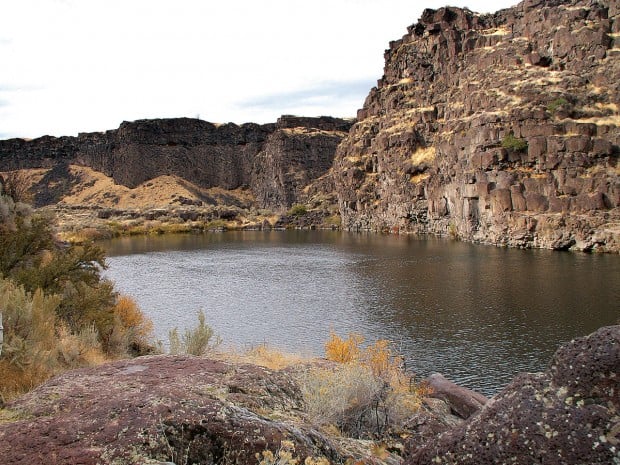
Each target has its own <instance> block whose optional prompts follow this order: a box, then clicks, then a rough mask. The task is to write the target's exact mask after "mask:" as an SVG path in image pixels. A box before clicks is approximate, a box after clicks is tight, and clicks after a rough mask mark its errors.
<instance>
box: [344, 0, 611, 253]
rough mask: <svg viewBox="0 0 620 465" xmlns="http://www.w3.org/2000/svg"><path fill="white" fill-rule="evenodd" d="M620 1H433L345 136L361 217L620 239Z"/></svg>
mask: <svg viewBox="0 0 620 465" xmlns="http://www.w3.org/2000/svg"><path fill="white" fill-rule="evenodd" d="M619 14H620V9H619V7H618V4H617V3H616V2H613V1H607V0H600V1H589V0H527V1H524V2H522V3H520V4H519V5H517V6H516V7H514V8H511V9H507V10H502V11H499V12H497V13H495V14H493V15H479V14H475V13H473V12H471V11H469V10H467V9H458V8H442V9H440V10H437V11H434V10H426V11H425V12H424V14H423V15H422V18H421V19H420V21H419V22H418V23H416V24H414V25H412V26H411V27H409V28H408V33H407V34H406V35H405V36H404V37H403V38H402V39H400V40H397V41H394V42H391V43H390V48H389V50H387V51H386V53H385V61H386V64H385V71H384V76H383V77H382V79H381V80H379V82H378V85H377V87H375V88H373V89H372V90H371V91H370V94H369V95H368V97H367V99H366V102H365V104H364V107H363V109H362V110H360V111H359V113H358V122H357V124H355V125H354V126H353V128H352V130H351V131H350V134H349V137H348V138H347V139H345V141H344V142H343V143H342V144H341V146H340V148H339V150H338V153H337V156H336V160H335V164H334V166H335V168H334V175H335V177H336V180H337V182H336V185H337V186H338V195H339V203H340V209H341V213H342V216H343V224H344V225H345V227H347V228H348V229H353V230H356V229H374V230H381V229H400V230H406V231H414V232H430V233H439V234H451V235H454V236H458V237H460V238H462V239H465V240H471V241H477V242H484V243H494V244H499V245H510V246H518V247H545V248H553V249H567V248H576V249H581V250H591V249H598V250H607V251H618V250H620V211H619V205H620V177H619V171H618V156H619V153H620V148H619V144H620V109H619V105H620V92H618V91H619V86H620V84H619V83H620V79H618V77H619V76H620V61H619V60H618V57H619V56H620V50H619V48H618V47H619V45H620V33H619V31H620V16H619Z"/></svg>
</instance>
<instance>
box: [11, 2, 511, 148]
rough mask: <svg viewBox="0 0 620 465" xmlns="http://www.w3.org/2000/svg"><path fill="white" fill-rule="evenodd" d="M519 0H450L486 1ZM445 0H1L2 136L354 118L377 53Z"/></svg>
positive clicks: (488, 8)
mask: <svg viewBox="0 0 620 465" xmlns="http://www.w3.org/2000/svg"><path fill="white" fill-rule="evenodd" d="M514 3H516V0H495V1H490V0H453V1H452V2H451V3H450V4H453V5H457V6H467V7H469V8H470V9H472V10H474V11H479V12H492V11H496V10H497V9H501V8H506V7H508V6H511V5H513V4H514ZM445 4H446V0H425V1H418V0H311V1H310V0H304V1H297V0H226V1H224V0H221V1H207V0H204V1H200V0H176V1H175V0H1V1H0V66H1V71H0V139H6V138H10V137H38V136H41V135H44V134H50V135H55V136H60V135H75V134H77V133H78V132H86V131H103V130H106V129H113V128H116V127H118V125H119V124H120V123H121V122H122V121H124V120H129V121H131V120H136V119H141V118H164V117H166V118H167V117H182V116H186V117H192V118H194V117H199V118H201V119H204V120H207V121H211V122H220V123H225V122H229V121H232V122H235V123H238V124H240V123H244V122H249V121H252V122H257V123H266V122H274V121H275V120H276V119H277V118H278V116H280V115H282V114H297V115H306V116H318V115H331V116H341V117H351V116H355V114H356V110H357V109H358V108H360V107H361V106H362V105H363V102H364V99H365V97H366V95H367V94H368V91H369V90H370V88H371V87H372V86H374V85H375V84H376V81H377V79H379V78H380V77H381V75H382V72H383V52H384V50H385V49H386V48H387V47H388V43H389V41H390V40H395V39H398V38H400V37H402V35H403V34H405V33H406V28H407V26H409V25H411V24H413V23H414V22H416V21H417V20H418V19H419V17H420V14H421V13H422V11H423V9H424V8H439V7H441V6H444V5H445Z"/></svg>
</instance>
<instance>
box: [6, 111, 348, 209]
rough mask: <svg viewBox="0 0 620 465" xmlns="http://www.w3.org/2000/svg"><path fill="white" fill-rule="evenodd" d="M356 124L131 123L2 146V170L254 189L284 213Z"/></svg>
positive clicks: (303, 120) (302, 120)
mask: <svg viewBox="0 0 620 465" xmlns="http://www.w3.org/2000/svg"><path fill="white" fill-rule="evenodd" d="M351 124H352V122H349V121H346V120H341V119H337V118H330V117H318V118H307V117H295V116H283V117H281V118H280V119H279V120H278V122H277V123H275V124H264V125H258V124H252V123H248V124H243V125H240V126H238V125H236V124H232V123H229V124H223V125H215V124H212V123H209V122H206V121H202V120H198V119H190V118H175V119H155V120H139V121H134V122H123V123H122V124H121V125H120V127H119V128H118V129H116V130H110V131H106V132H103V133H84V134H79V135H78V136H77V137H58V138H56V137H50V136H45V137H41V138H38V139H34V140H23V139H10V140H5V141H0V171H8V170H16V169H24V168H52V167H57V166H58V165H63V164H64V165H67V164H77V165H82V166H88V167H90V168H93V169H95V170H97V171H100V172H102V173H104V174H105V175H107V176H110V177H111V178H113V179H114V181H115V182H117V183H118V184H122V185H124V186H127V187H132V188H133V187H136V186H138V185H140V184H141V183H143V182H145V181H148V180H150V179H153V178H156V177H158V176H161V175H174V176H178V177H180V178H183V179H185V180H187V181H190V182H191V183H194V184H195V185H197V186H200V187H204V188H211V187H220V188H223V189H237V188H246V189H251V190H252V191H253V192H254V194H255V196H256V198H257V200H258V205H259V206H261V207H265V208H272V209H283V208H288V207H290V206H291V205H292V204H293V203H295V202H297V200H298V195H299V194H300V192H301V191H302V189H303V188H304V187H305V185H306V184H308V183H310V182H311V181H312V180H314V179H315V178H318V177H320V176H321V175H323V174H324V173H325V172H326V171H328V170H329V168H330V167H331V166H332V162H333V158H334V154H335V151H336V146H337V145H338V143H339V142H340V141H341V140H342V138H343V137H344V136H345V135H346V132H347V131H348V129H349V128H350V126H351Z"/></svg>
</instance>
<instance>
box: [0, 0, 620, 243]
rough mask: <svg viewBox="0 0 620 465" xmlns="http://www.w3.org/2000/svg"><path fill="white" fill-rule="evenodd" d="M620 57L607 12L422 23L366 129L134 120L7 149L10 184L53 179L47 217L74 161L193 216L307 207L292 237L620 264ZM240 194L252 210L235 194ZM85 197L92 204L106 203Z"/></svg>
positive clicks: (438, 16) (440, 16) (577, 6)
mask: <svg viewBox="0 0 620 465" xmlns="http://www.w3.org/2000/svg"><path fill="white" fill-rule="evenodd" d="M619 57H620V7H619V6H618V3H617V2H616V1H613V0H525V1H524V2H521V3H519V4H518V5H516V6H515V7H513V8H510V9H506V10H502V11H499V12H497V13H495V14H488V15H480V14H477V13H474V12H472V11H470V10H468V9H460V8H452V7H446V8H442V9H439V10H426V11H425V12H424V13H423V15H422V17H421V19H420V20H419V21H418V22H417V23H415V24H413V25H411V26H410V27H409V28H408V29H407V34H406V35H404V36H403V37H402V38H401V39H400V40H396V41H394V42H391V43H390V44H389V49H388V50H387V51H386V52H385V70H384V75H383V77H382V78H381V79H380V80H379V81H378V84H377V86H376V87H374V88H373V89H371V90H370V93H369V95H368V97H367V98H366V101H365V103H364V105H363V108H362V109H361V110H359V111H358V115H357V120H356V121H353V120H351V121H349V120H341V119H336V118H329V117H320V118H303V117H292V116H284V117H282V118H280V119H279V120H278V122H277V123H275V124H267V125H257V124H244V125H241V126H237V125H235V124H225V125H214V124H211V123H208V122H205V121H200V120H192V119H172V120H149V121H147V120H142V121H135V122H126V123H123V124H122V125H121V126H120V128H118V129H117V130H112V131H107V132H105V133H92V134H80V135H79V136H78V137H61V138H53V137H43V138H39V139H35V140H32V141H25V140H21V139H12V140H8V141H0V171H7V170H14V169H24V168H48V169H49V168H52V167H54V168H55V169H56V171H53V172H52V173H51V174H50V175H49V176H47V177H46V176H44V175H40V177H39V178H38V181H37V185H36V186H35V191H37V194H36V195H35V199H36V200H37V203H38V204H39V205H46V204H54V203H57V202H58V201H59V199H61V198H63V195H64V194H67V193H69V192H72V189H73V191H75V190H76V189H78V190H79V189H84V188H85V187H88V186H84V184H85V183H82V184H80V183H78V182H69V183H67V182H65V181H66V178H67V177H71V176H73V178H72V179H76V178H78V177H79V173H78V174H76V172H75V169H74V168H72V169H74V171H71V170H69V169H68V168H67V167H68V166H70V165H71V166H76V165H78V166H82V167H90V168H93V169H94V170H97V171H99V172H101V173H104V174H105V175H107V176H110V177H111V178H112V179H113V180H114V181H115V182H116V183H118V184H120V185H123V186H125V187H127V188H132V189H133V188H136V187H138V186H146V187H145V189H143V190H144V191H145V192H147V193H146V194H145V193H144V192H143V193H142V194H139V195H138V194H136V193H129V195H130V197H131V198H135V197H136V196H137V195H138V197H139V196H140V195H142V196H144V197H145V198H153V197H152V194H154V193H155V191H157V190H160V189H159V187H158V186H160V185H161V183H159V184H158V182H159V181H158V182H152V180H153V179H155V178H156V177H158V176H162V175H164V176H176V177H177V178H178V179H180V180H183V181H184V182H185V181H186V182H187V183H189V184H188V185H187V186H182V187H183V189H182V190H183V192H182V194H179V193H177V194H176V195H174V196H170V199H168V200H169V201H170V202H172V203H174V202H176V203H177V204H179V203H180V204H181V205H188V204H189V205H190V206H192V205H202V204H211V203H213V204H226V203H229V204H230V203H232V204H235V205H241V206H242V207H243V208H250V209H251V208H254V209H257V208H258V209H268V210H270V211H272V212H276V213H277V212H279V213H280V214H282V213H283V212H284V211H285V210H286V209H288V208H290V207H291V206H292V205H293V204H296V203H303V204H306V210H305V211H304V215H298V216H297V217H296V220H295V221H296V223H294V225H295V226H302V227H303V226H305V225H308V224H312V223H313V221H314V220H315V219H316V218H317V217H322V218H327V217H328V216H330V217H331V218H332V221H331V224H332V225H334V224H336V221H335V218H336V216H335V215H334V213H335V212H337V211H338V212H339V214H340V217H341V219H342V227H343V228H344V229H348V230H374V231H391V232H412V233H423V234H426V233H429V234H439V235H446V236H452V237H455V238H460V239H462V240H467V241H473V242H480V243H489V244H496V245H505V246H513V247H523V248H530V247H541V248H550V249H558V250H565V249H571V250H586V251H603V252H618V251H620V168H619V167H618V158H619V155H620V107H619V105H620V92H619V90H620V60H619ZM58 166H60V168H57V167H58ZM145 183H146V185H145ZM149 183H151V184H149ZM86 184H88V183H86ZM63 189H64V191H63ZM149 189H150V190H149ZM200 189H219V191H217V192H215V193H214V192H212V191H209V192H205V191H200ZM239 189H240V190H242V191H243V192H244V193H245V194H244V195H245V197H244V198H243V199H242V200H239V197H238V196H236V197H235V196H229V195H228V194H226V192H232V191H233V190H239ZM222 190H223V191H224V192H222ZM199 191H200V192H199ZM73 193H74V194H75V192H73ZM110 196H112V194H110V195H109V196H108V197H110ZM149 196H150V197H149ZM83 197H84V199H83V200H84V202H85V203H88V202H90V204H95V206H97V207H99V206H101V205H103V203H105V202H108V203H109V200H110V199H109V198H108V199H105V198H103V196H102V195H98V196H96V195H90V196H83ZM172 197H174V198H172ZM89 199H90V200H89ZM102 202H103V203H102ZM108 206H109V205H108ZM306 211H307V212H306ZM132 214H133V213H132ZM155 214H157V215H158V214H159V213H153V215H155ZM176 214H178V215H180V218H182V220H183V221H186V220H187V219H188V218H190V219H192V218H193V219H196V218H198V219H200V218H203V217H204V218H203V219H205V220H206V219H208V218H210V216H209V215H212V213H204V212H201V211H199V212H196V211H193V212H189V213H188V212H187V211H180V212H177V213H175V215H176ZM222 214H223V215H224V216H226V215H230V213H229V212H228V213H227V212H224V213H217V215H219V216H217V215H216V216H217V217H218V218H219V217H220V216H221V215H222ZM313 214H315V215H318V216H312V215H313ZM105 215H108V213H106V214H105ZM105 215H104V216H105ZM149 215H151V216H152V214H151V213H149ZM302 216H308V218H307V219H306V220H303V218H301V217H302ZM149 217H150V216H149ZM270 218H272V219H271V220H270V222H271V225H272V226H273V225H276V226H277V225H278V224H280V225H282V224H283V223H282V222H278V221H277V220H273V217H270ZM300 218H301V219H300ZM289 220H290V218H289ZM258 221H263V223H262V224H266V223H264V221H266V220H260V219H259V220H258ZM257 224H261V223H257ZM288 224H289V225H290V224H291V223H290V222H289V223H288ZM251 226H254V224H251Z"/></svg>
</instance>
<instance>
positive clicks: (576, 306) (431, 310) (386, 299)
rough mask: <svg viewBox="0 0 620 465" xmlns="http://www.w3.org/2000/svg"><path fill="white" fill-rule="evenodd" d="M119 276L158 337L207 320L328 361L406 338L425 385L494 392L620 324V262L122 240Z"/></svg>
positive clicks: (350, 241)
mask: <svg viewBox="0 0 620 465" xmlns="http://www.w3.org/2000/svg"><path fill="white" fill-rule="evenodd" d="M104 246H105V247H106V249H107V250H108V253H109V256H110V257H109V259H108V264H109V270H108V271H107V276H108V277H110V278H111V279H112V280H114V281H115V282H116V285H117V287H118V288H119V289H120V290H121V291H122V292H124V293H127V294H129V295H132V296H133V297H135V298H136V300H137V301H138V303H139V304H140V306H141V307H142V309H143V310H144V311H145V312H146V313H147V314H148V315H149V316H150V317H151V318H152V319H153V322H154V324H155V327H156V333H157V337H158V338H160V339H161V340H163V341H166V340H167V334H168V330H169V329H171V328H173V327H175V326H177V327H179V329H183V328H186V327H191V326H194V325H195V323H196V321H197V320H196V314H197V312H198V310H199V309H203V310H204V311H205V313H206V315H207V320H208V322H209V324H210V325H211V326H213V327H214V328H215V329H216V332H217V333H218V334H219V335H220V336H221V337H222V338H223V339H224V342H225V343H229V344H234V345H235V346H236V347H241V348H243V347H245V346H252V345H258V344H262V343H268V344H269V345H272V346H276V347H278V348H281V349H284V350H287V351H293V352H298V353H305V354H314V355H321V354H322V353H323V343H324V342H325V340H326V339H327V338H328V336H329V332H330V329H333V330H335V331H336V332H337V333H339V334H341V335H343V336H344V335H346V334H347V333H349V332H351V331H355V332H358V333H361V334H363V335H364V336H365V337H366V338H367V340H375V339H378V338H387V339H390V340H392V341H394V342H395V343H396V344H397V346H398V347H399V349H400V351H401V352H402V353H403V354H404V355H405V356H406V358H407V367H408V368H411V369H412V370H414V371H415V372H416V373H418V374H419V375H420V376H424V375H427V374H429V373H431V372H435V371H438V372H441V373H443V374H444V375H446V376H447V377H449V378H451V379H453V380H455V381H457V382H459V383H461V384H463V385H465V386H468V387H470V388H473V389H477V390H479V391H482V392H483V393H485V394H493V393H495V392H497V391H498V390H499V389H500V388H501V387H502V386H504V385H505V384H506V383H508V382H509V381H510V380H511V379H512V377H513V376H514V375H515V374H516V373H518V372H521V371H539V370H542V369H544V368H545V366H546V365H547V362H548V361H549V358H550V357H551V355H552V354H553V352H554V351H555V350H556V348H557V347H558V345H559V344H561V343H562V342H565V341H568V340H570V339H571V338H573V337H576V336H582V335H586V334H588V333H590V332H592V331H594V330H596V329H597V328H599V327H600V326H605V325H609V324H615V323H616V322H617V321H618V319H619V317H620V304H619V302H620V258H619V257H618V256H609V255H605V256H602V255H586V254H578V253H559V252H550V251H539V250H538V251H532V250H526V251H524V250H510V249H501V248H495V247H488V246H476V245H471V244H466V243H461V242H455V241H449V240H441V239H416V238H411V237H403V236H382V235H374V234H348V233H339V232H331V231H330V232H319V231H287V232H283V231H272V232H227V233H219V234H218V233H212V234H206V235H177V236H166V237H140V238H126V239H117V240H114V241H110V242H107V243H105V244H104Z"/></svg>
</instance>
